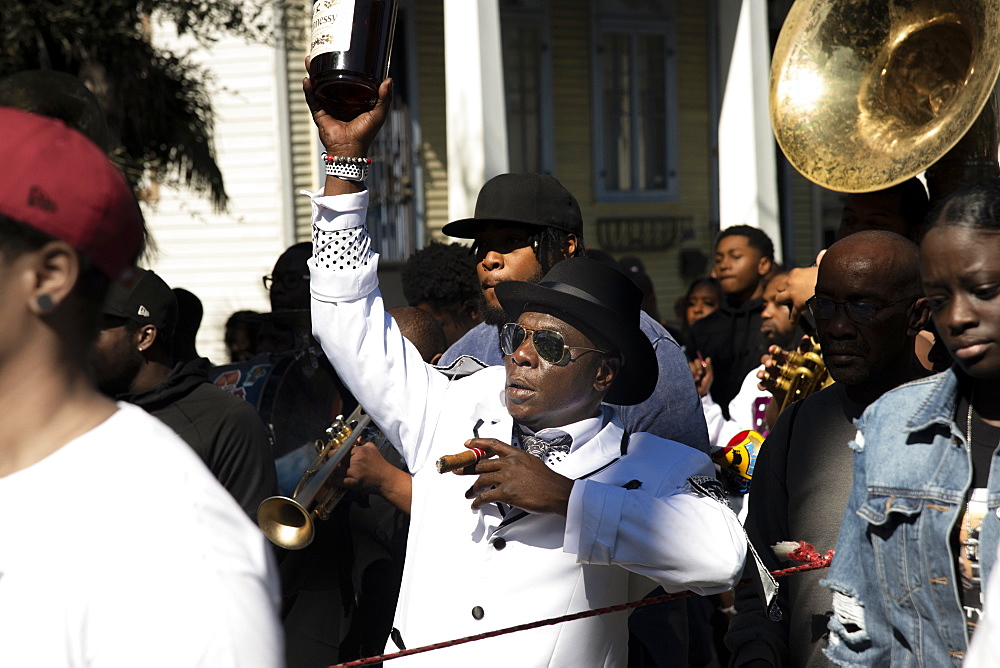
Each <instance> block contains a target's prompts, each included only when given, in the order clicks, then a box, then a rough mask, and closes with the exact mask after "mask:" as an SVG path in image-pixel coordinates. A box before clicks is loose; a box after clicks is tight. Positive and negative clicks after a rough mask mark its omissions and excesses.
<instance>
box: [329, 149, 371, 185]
mask: <svg viewBox="0 0 1000 668" xmlns="http://www.w3.org/2000/svg"><path fill="white" fill-rule="evenodd" d="M323 162H325V163H326V175H327V176H334V177H336V178H338V179H344V180H345V181H364V180H365V179H366V178H368V166H369V165H371V164H372V160H371V158H348V157H344V156H339V155H329V154H327V153H324V154H323Z"/></svg>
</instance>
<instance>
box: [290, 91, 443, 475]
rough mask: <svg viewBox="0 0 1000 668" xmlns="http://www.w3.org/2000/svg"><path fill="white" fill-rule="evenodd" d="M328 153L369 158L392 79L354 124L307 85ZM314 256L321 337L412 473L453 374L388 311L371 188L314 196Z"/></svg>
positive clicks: (341, 188) (329, 188)
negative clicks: (370, 221) (372, 229)
mask: <svg viewBox="0 0 1000 668" xmlns="http://www.w3.org/2000/svg"><path fill="white" fill-rule="evenodd" d="M303 89H304V91H305V93H306V99H307V101H309V104H310V108H311V109H312V111H313V120H314V121H315V122H316V127H317V128H318V129H319V135H320V139H321V141H322V142H323V145H324V147H325V148H326V151H327V154H328V155H334V156H339V157H349V158H360V157H366V156H367V154H368V149H369V147H370V146H371V143H372V141H373V140H374V139H375V136H376V134H377V133H378V130H379V128H381V126H382V123H383V122H384V121H385V116H386V112H387V110H388V106H389V100H390V98H391V81H390V80H388V79H387V80H386V81H384V82H383V83H382V86H381V88H380V89H379V101H378V104H376V106H375V108H374V109H373V110H372V111H370V112H367V113H363V114H361V115H360V116H358V117H357V118H355V119H353V120H351V121H350V122H344V121H339V120H337V119H335V118H333V117H332V116H330V115H329V114H327V113H326V112H325V111H323V110H322V109H321V108H320V107H319V106H317V104H316V100H315V98H314V97H313V95H312V90H311V86H310V82H309V80H308V79H306V81H305V82H304V84H303ZM312 201H313V257H312V258H310V260H309V272H310V291H311V293H312V327H313V335H314V336H315V337H316V339H317V340H318V341H319V342H320V345H321V346H322V347H323V351H324V353H326V356H327V357H328V358H329V359H330V362H331V363H332V364H333V366H334V368H336V370H337V374H338V375H339V376H340V378H341V379H342V380H343V381H344V382H345V384H346V385H347V387H348V388H349V389H350V390H351V393H352V394H353V395H354V396H355V397H356V398H357V399H358V401H359V402H360V403H361V405H362V406H364V408H365V410H366V411H367V412H368V414H369V415H371V416H372V418H373V420H374V421H375V423H376V424H378V426H379V427H380V428H381V429H382V431H383V432H384V433H385V434H386V435H387V436H388V438H389V440H390V441H391V442H392V443H393V445H395V446H396V447H397V448H399V449H400V451H401V453H402V454H403V457H404V459H405V460H406V464H407V467H408V468H409V470H410V471H411V472H414V473H415V472H416V471H417V470H418V469H419V468H420V467H421V466H422V465H423V464H424V457H423V450H422V445H424V444H426V443H429V434H428V433H426V432H425V430H432V429H433V428H434V425H435V424H436V421H437V416H438V414H439V412H440V409H439V406H440V401H441V395H442V394H443V392H444V389H445V388H446V386H447V379H446V378H445V377H444V376H443V375H441V374H440V373H438V372H437V371H435V370H434V369H433V368H432V367H430V366H428V365H427V364H425V363H424V361H423V359H422V358H421V357H420V353H419V352H418V351H417V349H416V348H415V347H414V346H413V345H412V344H411V343H410V342H409V341H406V340H405V339H404V338H403V336H402V334H401V333H400V331H399V328H398V327H397V326H396V323H395V321H394V320H393V319H392V318H391V317H390V316H389V315H388V314H386V313H385V309H384V305H383V303H382V297H381V294H380V293H379V291H378V275H377V268H378V254H377V253H375V252H374V251H373V250H372V248H371V239H370V237H369V236H368V230H367V228H366V227H365V219H366V213H367V208H368V192H367V191H366V190H365V189H364V186H363V184H362V183H360V182H354V181H348V180H344V179H341V178H337V177H329V176H328V177H327V179H326V185H325V188H324V192H323V193H321V194H317V195H313V197H312Z"/></svg>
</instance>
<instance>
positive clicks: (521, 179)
mask: <svg viewBox="0 0 1000 668" xmlns="http://www.w3.org/2000/svg"><path fill="white" fill-rule="evenodd" d="M488 223H517V224H519V225H537V226H539V227H554V228H556V229H558V230H562V231H564V232H572V233H573V234H576V235H578V236H579V235H581V234H583V216H581V215H580V205H579V204H578V203H577V201H576V198H575V197H573V195H572V193H570V191H568V190H566V188H564V187H563V185H562V184H561V183H559V181H558V180H557V179H556V178H555V177H552V176H549V175H548V174H501V175H500V176H494V177H493V178H492V179H490V180H489V181H487V182H486V185H484V186H483V188H482V190H480V191H479V198H478V199H477V200H476V213H475V215H474V216H473V217H472V218H463V219H462V220H455V221H452V222H450V223H448V224H447V225H445V226H444V227H442V228H441V231H442V232H444V233H445V234H447V235H448V236H450V237H457V238H459V239H475V238H476V234H477V233H478V232H479V231H480V230H481V229H482V228H483V226H484V225H486V224H488Z"/></svg>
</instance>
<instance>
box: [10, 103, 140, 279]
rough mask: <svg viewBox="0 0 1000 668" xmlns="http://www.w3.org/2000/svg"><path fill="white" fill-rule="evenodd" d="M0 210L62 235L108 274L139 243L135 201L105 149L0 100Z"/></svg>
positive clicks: (129, 258) (115, 273) (130, 260)
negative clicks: (1, 161) (0, 130)
mask: <svg viewBox="0 0 1000 668" xmlns="http://www.w3.org/2000/svg"><path fill="white" fill-rule="evenodd" d="M0 127H2V128H3V132H0V160H3V163H4V165H5V166H4V168H3V169H0V214H2V215H4V216H7V217H8V218H12V219H14V220H16V221H18V222H21V223H24V224H25V225H28V226H29V227H32V228H34V229H36V230H38V231H40V232H44V233H45V234H48V235H50V236H52V237H55V238H56V239H61V240H62V241H65V242H66V243H68V244H69V245H71V246H72V247H73V248H75V249H76V250H77V251H79V252H80V254H81V255H84V256H85V257H87V258H88V259H89V260H90V262H91V263H93V265H94V266H95V267H96V268H97V269H98V270H100V271H101V273H103V274H104V275H105V276H107V277H108V278H109V279H111V280H112V281H113V280H115V279H117V278H118V277H120V276H121V275H122V273H123V272H125V271H126V270H127V269H130V268H131V267H132V266H133V265H134V264H135V259H136V257H137V256H138V254H139V251H140V250H141V249H142V244H143V225H142V213H141V212H140V211H139V204H138V203H137V202H136V200H135V196H134V195H133V194H132V189H131V188H130V187H129V185H128V183H127V182H126V181H125V177H124V176H122V173H121V172H120V171H118V168H117V167H115V166H114V165H113V164H111V162H110V161H109V160H108V158H107V156H106V155H105V154H104V152H103V151H102V150H101V149H100V148H98V147H97V145H96V144H94V143H93V142H92V141H90V140H89V139H87V138H86V137H85V136H83V135H82V134H80V133H79V132H77V131H76V130H71V129H70V128H68V127H66V126H65V125H64V124H63V123H62V122H60V121H57V120H54V119H51V118H47V117H45V116H39V115H37V114H32V113H29V112H26V111H21V110H19V109H12V108H10V107H0Z"/></svg>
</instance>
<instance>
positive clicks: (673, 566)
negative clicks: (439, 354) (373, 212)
mask: <svg viewBox="0 0 1000 668" xmlns="http://www.w3.org/2000/svg"><path fill="white" fill-rule="evenodd" d="M305 88H306V94H307V99H309V100H310V103H311V105H312V108H313V110H314V113H313V117H314V119H315V121H316V124H317V126H318V127H319V130H320V137H321V139H322V141H323V143H324V145H325V147H326V150H327V154H328V156H330V158H328V165H329V167H328V170H327V174H328V177H327V180H326V186H325V189H324V193H321V194H318V195H315V196H314V197H313V204H314V218H313V245H314V249H313V258H312V259H311V260H310V262H309V266H310V272H311V280H310V287H311V291H312V297H313V302H312V317H313V329H314V334H315V336H316V338H317V339H318V340H319V341H320V343H321V344H322V345H323V349H324V351H325V352H326V354H327V355H328V356H329V358H330V360H331V361H332V362H333V364H334V366H335V367H336V369H337V372H338V374H340V376H341V378H342V379H343V380H344V381H345V382H346V384H347V385H348V387H349V388H350V390H351V392H352V393H353V394H354V395H355V396H356V397H357V398H358V400H359V401H360V402H361V404H362V405H363V406H365V408H366V410H367V411H368V412H369V413H370V414H371V416H372V418H373V419H374V420H375V422H376V423H378V424H379V426H380V427H381V428H382V429H383V431H384V432H385V433H386V434H387V435H388V436H389V439H390V440H391V441H392V442H393V443H394V444H395V445H396V447H397V448H398V449H399V451H400V452H401V454H402V455H403V457H404V459H405V460H406V464H407V467H408V468H409V470H410V471H411V472H412V474H413V499H412V515H411V524H410V536H409V543H408V546H407V558H406V559H407V560H406V566H405V570H404V574H403V585H402V590H401V593H400V598H399V602H398V604H397V608H396V616H395V629H394V632H393V636H392V638H393V641H394V642H395V645H396V646H400V647H402V646H407V647H411V648H412V647H416V646H418V645H424V644H427V643H432V642H438V641H442V640H447V639H449V638H455V637H461V636H466V635H470V634H475V633H480V632H484V631H489V630H492V629H497V628H502V627H505V626H508V625H512V624H518V623H524V622H530V621H532V620H536V619H542V618H547V617H555V616H558V615H562V614H566V613H571V612H576V611H581V610H587V609H593V608H598V607H602V606H607V605H613V604H617V603H623V602H626V601H628V600H631V599H632V598H638V597H639V596H641V595H642V594H644V593H645V592H648V591H649V590H650V589H652V588H653V583H654V582H655V583H658V584H661V585H663V586H664V588H665V589H666V590H667V591H681V590H685V589H690V590H692V591H695V592H698V593H712V592H718V591H723V590H725V589H728V588H729V587H731V586H732V585H733V583H734V582H735V581H736V579H737V578H738V577H739V574H740V571H741V567H742V564H743V559H744V556H745V539H744V537H743V534H742V531H741V529H740V526H739V523H738V522H737V520H736V518H735V516H734V515H733V514H732V512H731V511H729V509H728V508H727V507H726V506H725V505H724V502H721V500H722V499H723V496H724V495H723V493H722V491H721V487H718V486H717V485H716V483H715V481H714V478H713V468H712V464H711V462H710V460H709V459H708V457H707V456H706V455H705V454H703V453H701V452H698V451H696V450H694V449H692V448H690V447H687V446H684V445H681V444H679V443H675V442H673V441H667V440H665V439H661V438H659V437H656V436H653V435H651V434H646V433H635V434H630V433H628V432H627V431H625V430H624V428H623V426H622V422H621V420H620V418H619V416H618V415H617V414H616V412H615V410H614V409H613V408H611V407H609V406H607V405H602V402H604V401H608V402H610V403H614V404H621V405H631V404H635V403H639V402H641V401H643V400H644V399H645V398H646V397H648V396H649V395H650V393H651V392H652V390H653V387H654V386H655V384H656V377H657V370H656V369H657V366H656V360H655V355H654V353H653V349H652V346H651V344H650V343H649V340H648V338H647V337H646V336H645V335H643V334H642V332H641V330H640V329H639V327H638V322H639V305H640V302H641V299H642V294H641V292H640V291H639V290H638V288H636V287H635V286H634V284H633V283H632V282H631V281H630V280H629V279H628V277H626V276H625V275H624V274H622V273H621V272H619V271H617V270H616V269H614V268H612V267H609V266H606V265H603V264H601V263H599V262H596V261H593V260H588V259H586V258H573V259H569V260H565V261H563V262H560V263H559V264H557V265H556V266H555V267H554V268H553V269H552V270H551V271H550V272H549V273H548V274H547V275H546V276H545V277H544V278H543V279H542V281H541V283H540V284H534V283H526V282H519V281H508V282H505V283H503V284H500V285H497V286H496V288H495V289H496V294H497V297H498V299H499V301H500V302H501V304H502V306H503V308H504V309H505V310H506V311H507V313H508V314H510V316H511V318H516V319H517V321H516V322H512V323H508V324H507V325H505V326H503V327H501V342H500V343H501V346H502V348H503V351H504V353H505V355H504V366H502V367H500V366H497V367H488V368H485V369H482V370H480V371H477V372H475V373H472V374H470V375H467V376H464V377H461V378H459V377H457V374H456V373H455V370H454V369H449V370H445V372H442V371H441V370H439V369H437V368H435V367H432V366H429V365H427V364H425V363H424V362H423V360H422V359H421V358H420V355H419V353H418V352H417V350H416V349H415V348H414V347H413V346H412V345H411V344H409V343H408V342H407V341H406V340H405V339H403V337H402V336H401V335H400V333H399V331H398V329H397V327H396V325H395V323H394V322H393V320H392V319H391V318H390V317H388V316H387V315H386V314H385V311H384V308H383V303H382V298H381V295H380V293H379V291H378V279H377V276H376V267H377V263H378V256H377V254H375V253H373V252H372V251H371V248H370V239H369V237H368V233H367V230H366V229H365V210H366V208H367V204H368V193H367V191H365V190H364V184H363V177H364V172H365V171H366V166H365V164H364V163H363V162H362V163H359V162H358V161H357V160H358V159H359V158H364V157H365V156H366V152H367V149H368V146H369V145H370V143H371V141H372V139H373V138H374V136H375V134H376V132H377V131H378V129H379V127H380V126H381V124H382V122H383V120H384V118H385V111H386V109H387V107H388V99H389V96H390V82H388V81H387V82H385V83H383V86H382V89H381V90H380V100H379V103H378V105H377V106H376V107H375V109H374V110H373V111H371V112H368V113H365V114H362V115H361V116H359V117H357V118H355V119H354V120H353V121H351V122H349V123H345V122H342V121H337V120H335V119H333V118H332V117H331V116H330V115H328V114H327V113H326V112H325V111H323V110H322V109H320V108H319V106H318V105H317V104H315V100H314V99H313V98H312V95H311V88H310V86H309V83H308V81H307V83H306V86H305ZM462 363H463V360H460V361H459V363H458V364H459V365H461V364H462ZM508 444H510V445H508ZM463 445H464V446H465V447H468V448H479V449H481V450H483V451H484V452H485V453H486V455H487V457H488V458H487V459H483V460H482V461H480V462H479V463H478V464H476V465H475V466H474V468H473V469H472V471H469V473H473V474H474V475H472V476H455V475H441V474H439V473H438V472H437V470H436V468H435V466H434V464H435V462H436V461H437V460H438V459H439V458H440V457H441V456H443V455H448V454H453V453H455V452H457V451H460V450H461V449H462V446H463ZM475 476H478V477H475ZM469 500H471V504H470V501H469ZM470 505H471V510H470ZM626 620H627V617H626V615H625V614H624V613H616V614H613V615H602V616H598V617H593V618H589V619H586V620H581V621H574V622H572V623H567V624H561V625H555V626H547V627H543V628H540V629H535V630H532V631H528V632H523V633H519V634H518V635H517V636H512V637H500V638H494V639H490V640H488V641H481V642H477V643H474V644H467V645H461V646H458V647H454V648H450V649H447V650H442V651H439V652H429V653H425V654H419V655H416V656H413V657H410V659H409V660H410V661H412V662H413V663H419V662H427V663H428V664H434V665H473V664H478V665H483V664H485V665H524V666H537V665H561V666H567V665H573V666H587V665H594V666H605V665H609V666H610V665H623V664H624V663H625V660H626V656H627V629H626ZM389 649H393V646H392V643H390V646H389Z"/></svg>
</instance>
